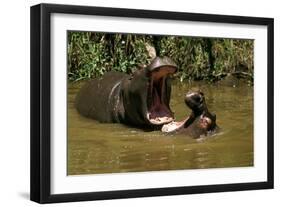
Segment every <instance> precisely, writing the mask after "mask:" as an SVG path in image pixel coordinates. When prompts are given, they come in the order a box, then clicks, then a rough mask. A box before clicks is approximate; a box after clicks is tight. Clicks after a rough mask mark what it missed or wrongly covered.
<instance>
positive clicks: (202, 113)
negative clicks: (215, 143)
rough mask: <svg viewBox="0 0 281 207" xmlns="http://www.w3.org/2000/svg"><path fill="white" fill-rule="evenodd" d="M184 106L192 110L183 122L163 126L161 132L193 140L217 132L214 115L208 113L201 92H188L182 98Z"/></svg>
mask: <svg viewBox="0 0 281 207" xmlns="http://www.w3.org/2000/svg"><path fill="white" fill-rule="evenodd" d="M184 101H185V104H186V105H187V106H188V107H189V108H190V109H191V110H192V112H191V114H190V115H189V116H188V117H187V118H186V119H184V120H182V121H179V122H176V121H173V122H170V123H168V124H164V125H163V127H162V129H161V131H162V132H165V133H168V134H170V133H181V134H186V135H189V136H191V137H193V138H200V137H202V136H206V135H209V134H212V133H214V132H216V131H218V129H219V127H218V126H217V124H216V115H215V114H213V113H210V112H209V110H208V108H207V104H206V101H205V97H204V94H203V92H202V91H200V90H195V91H190V92H188V93H187V94H186V96H185V98H184Z"/></svg>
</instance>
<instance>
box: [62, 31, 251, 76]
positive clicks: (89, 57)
mask: <svg viewBox="0 0 281 207" xmlns="http://www.w3.org/2000/svg"><path fill="white" fill-rule="evenodd" d="M147 45H150V46H152V48H153V47H154V48H156V51H157V53H158V54H157V55H158V56H168V57H170V58H171V59H173V60H174V61H175V62H176V64H177V65H178V67H179V70H178V73H177V74H178V75H177V77H178V78H179V79H180V80H181V81H183V80H185V79H188V80H207V81H211V82H212V81H216V80H219V79H222V78H223V77H225V76H226V75H227V74H229V73H232V74H240V73H241V74H243V75H244V76H243V77H244V78H246V79H248V80H249V81H250V82H252V81H253V72H254V66H253V65H254V63H253V58H254V55H253V51H254V42H253V40H240V39H223V38H220V39H219V38H195V37H180V36H151V35H132V34H128V35H126V34H109V33H93V32H68V57H67V58H68V78H69V80H70V81H78V80H82V79H89V78H93V77H100V76H102V75H103V74H104V73H105V72H107V71H111V70H114V71H121V72H125V73H132V72H133V71H134V70H135V69H137V68H138V67H141V66H144V65H147V64H149V62H150V61H151V54H149V51H148V50H147V47H146V46H147Z"/></svg>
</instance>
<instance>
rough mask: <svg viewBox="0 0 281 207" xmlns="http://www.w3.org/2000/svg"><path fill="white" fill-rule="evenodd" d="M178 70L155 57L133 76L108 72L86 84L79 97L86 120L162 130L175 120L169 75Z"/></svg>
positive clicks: (79, 105) (166, 59) (80, 109)
mask: <svg viewBox="0 0 281 207" xmlns="http://www.w3.org/2000/svg"><path fill="white" fill-rule="evenodd" d="M176 70H177V66H176V64H175V63H174V62H173V61H172V60H171V59H169V58H167V57H163V58H159V57H156V58H154V59H153V60H152V62H151V63H150V65H148V66H147V67H145V68H142V69H140V70H137V71H136V72H134V73H133V74H131V75H128V74H125V73H121V72H108V73H106V74H105V75H104V76H103V77H102V78H100V79H93V80H91V81H89V82H88V83H86V84H85V85H84V86H83V87H82V88H81V90H80V91H79V93H78V95H77V97H76V103H75V105H76V108H77V110H78V112H79V113H80V114H82V115H83V116H86V117H89V118H93V119H95V120H98V121H100V122H104V123H124V124H128V125H134V126H138V127H149V126H150V127H153V126H159V125H160V126H161V125H163V124H166V123H169V122H171V121H173V120H174V116H173V113H172V111H171V109H170V106H169V102H170V94H171V84H170V75H171V74H174V73H175V72H176Z"/></svg>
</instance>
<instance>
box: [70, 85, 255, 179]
mask: <svg viewBox="0 0 281 207" xmlns="http://www.w3.org/2000/svg"><path fill="white" fill-rule="evenodd" d="M82 84H83V83H81V82H80V83H75V84H69V86H68V174H69V175H78V174H94V173H114V172H137V171H157V170H177V169H200V168H201V169H202V168H219V167H220V168H221V167H242V166H252V165H253V160H254V155H253V87H249V86H247V85H246V84H240V85H237V86H236V85H235V86H223V85H219V84H218V85H209V84H206V83H203V82H195V83H190V84H182V83H175V84H173V88H172V98H171V103H170V106H171V108H172V110H173V111H174V112H175V117H176V119H177V120H181V119H183V118H185V117H186V116H187V115H188V114H189V113H190V111H189V109H188V108H187V107H186V106H185V104H184V102H183V97H184V95H185V93H186V92H187V91H188V90H189V89H190V88H192V87H196V88H200V89H201V90H202V91H203V92H204V94H205V97H206V103H207V105H208V108H209V110H210V111H211V112H214V113H216V115H217V124H218V125H219V126H220V127H221V128H222V130H221V132H219V133H218V134H216V135H213V136H211V137H205V138H200V139H192V138H190V137H187V136H184V135H165V134H162V133H161V132H160V131H152V132H145V131H143V130H140V129H135V128H131V127H127V126H124V125H122V124H101V123H99V122H97V121H95V120H92V119H88V118H85V117H82V116H81V115H79V114H78V113H77V111H76V109H75V108H74V104H73V103H74V98H75V96H76V94H77V92H78V90H79V89H80V87H81V85H82Z"/></svg>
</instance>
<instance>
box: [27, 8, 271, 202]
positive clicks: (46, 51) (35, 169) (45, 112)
mask: <svg viewBox="0 0 281 207" xmlns="http://www.w3.org/2000/svg"><path fill="white" fill-rule="evenodd" d="M53 13H67V14H83V15H99V16H113V17H133V18H151V19H161V20H180V21H194V22H207V23H231V24H245V25H246V24H247V25H263V26H267V35H268V36H267V60H268V61H267V76H268V79H267V80H268V82H267V94H268V97H267V104H268V105H267V114H268V117H267V129H268V130H267V181H265V182H249V183H235V184H218V185H201V186H186V187H167V188H153V189H136V190H121V191H105V192H85V193H74V194H51V191H50V189H51V182H50V181H51V173H50V170H51V160H50V150H51V142H50V136H51V134H50V126H51V124H50V123H51V114H50V111H51V110H50V107H51V104H50V100H51V91H50V87H51V85H50V79H51V74H50V51H51V50H50V31H51V27H50V26H51V25H50V15H51V14H53ZM30 24H31V36H30V42H31V45H30V47H31V54H30V55H31V56H30V62H31V106H30V107H31V129H30V131H31V152H30V160H31V169H30V172H31V174H30V199H31V200H32V201H36V202H39V203H53V202H70V201H88V200H103V199H118V198H133V197H146V196H165V195H179V194H195V193H211V192H224V191H242V190H255V189H271V188H273V186H274V185H273V177H274V168H273V167H274V166H273V165H274V157H273V154H274V151H273V149H274V148H273V130H274V129H273V120H274V116H273V95H274V88H273V86H274V83H273V56H274V55H273V39H274V32H273V29H274V20H273V19H272V18H260V17H245V16H228V15H213V14H212V15H211V14H199V13H197V14H195V13H181V12H168V11H152V10H135V9H120V8H103V7H89V6H72V5H55V4H39V5H35V6H32V7H31V22H30Z"/></svg>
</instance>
